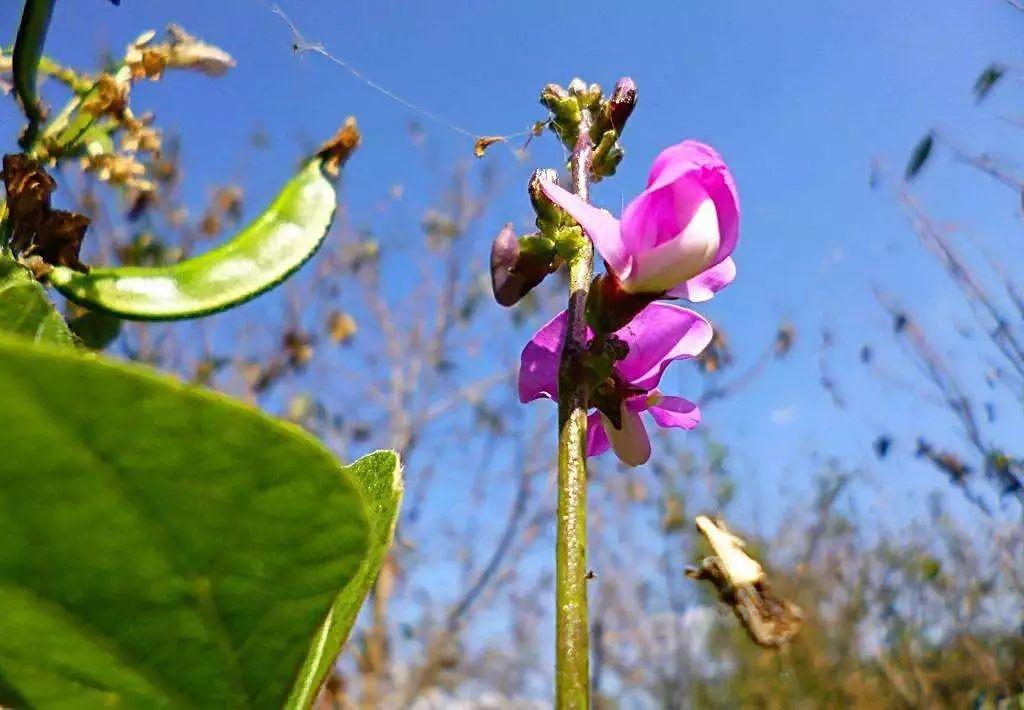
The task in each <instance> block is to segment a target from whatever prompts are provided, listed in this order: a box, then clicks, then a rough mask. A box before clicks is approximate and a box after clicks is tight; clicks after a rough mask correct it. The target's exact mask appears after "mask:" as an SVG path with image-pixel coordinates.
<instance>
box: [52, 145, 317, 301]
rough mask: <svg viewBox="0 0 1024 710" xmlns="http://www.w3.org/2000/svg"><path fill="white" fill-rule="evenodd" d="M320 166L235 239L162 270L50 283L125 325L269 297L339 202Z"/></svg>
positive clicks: (307, 252)
mask: <svg viewBox="0 0 1024 710" xmlns="http://www.w3.org/2000/svg"><path fill="white" fill-rule="evenodd" d="M324 162H325V159H324V158H323V157H321V156H318V157H315V158H313V159H312V160H310V161H309V162H308V163H307V164H306V165H305V166H304V167H303V169H302V170H301V171H300V172H299V173H298V174H297V175H296V176H295V177H293V178H292V179H291V180H290V181H289V182H288V184H287V185H285V187H284V188H283V189H282V190H281V192H280V193H278V195H277V197H275V198H274V201H273V202H272V203H271V204H270V206H269V207H268V208H267V209H266V210H265V211H264V212H263V214H261V215H260V216H258V217H257V218H256V219H255V220H253V221H252V222H251V223H249V224H248V225H247V226H246V227H245V228H244V229H243V230H242V231H241V232H239V233H238V234H237V235H236V236H235V237H234V238H232V239H230V240H229V241H227V242H226V243H224V244H222V245H221V246H219V247H216V248H214V249H212V250H210V251H208V252H206V253H204V254H201V255H199V256H195V257H193V258H190V259H186V260H184V261H182V262H180V263H177V264H173V265H169V266H160V267H139V266H125V267H116V268H96V269H92V270H90V271H89V273H88V274H83V273H80V272H77V271H73V270H71V269H68V268H66V267H57V268H55V269H54V270H53V272H52V273H51V274H50V283H52V284H53V285H54V286H56V287H57V289H58V290H59V291H60V292H61V293H63V294H64V295H65V296H67V297H68V298H69V299H70V300H72V301H74V302H76V303H79V304H81V305H83V306H86V307H88V308H90V309H92V310H97V311H102V312H105V313H110V314H113V315H116V316H119V317H121V318H126V319H129V320H176V319H180V318H194V317H196V316H202V315H206V314H209V313H215V312H217V311H221V310H224V309H226V308H230V307H232V306H235V305H238V304H240V303H243V302H245V301H248V300H250V299H252V298H255V297H256V296H258V295H260V294H261V293H263V292H265V291H268V290H269V289H271V288H273V287H274V286H276V285H277V284H279V283H281V282H282V281H284V280H285V279H286V278H287V277H288V276H289V275H290V274H292V273H293V272H295V271H296V270H297V269H299V267H301V266H302V265H303V264H304V263H305V262H306V261H307V260H308V259H309V258H310V257H311V256H313V254H314V253H315V252H316V250H317V248H319V246H320V244H321V243H322V242H323V240H324V237H325V236H326V234H327V230H328V229H329V228H330V226H331V220H332V219H333V217H334V210H335V207H336V204H337V195H336V192H335V189H334V185H333V182H332V180H331V179H330V178H329V177H328V176H327V175H326V174H325V172H324Z"/></svg>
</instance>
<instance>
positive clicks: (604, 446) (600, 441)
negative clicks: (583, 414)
mask: <svg viewBox="0 0 1024 710" xmlns="http://www.w3.org/2000/svg"><path fill="white" fill-rule="evenodd" d="M610 448H612V442H610V441H608V435H607V434H606V433H605V431H604V425H603V424H602V423H601V414H600V412H591V413H590V414H589V415H587V456H600V455H601V454H603V453H604V452H606V451H608V449H610Z"/></svg>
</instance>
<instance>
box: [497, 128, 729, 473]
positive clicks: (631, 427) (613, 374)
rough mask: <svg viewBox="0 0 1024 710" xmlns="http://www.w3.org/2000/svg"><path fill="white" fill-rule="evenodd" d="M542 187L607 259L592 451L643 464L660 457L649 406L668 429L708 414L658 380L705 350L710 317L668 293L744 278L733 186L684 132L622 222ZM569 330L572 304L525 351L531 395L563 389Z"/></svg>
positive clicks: (592, 302)
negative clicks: (654, 449) (648, 425)
mask: <svg viewBox="0 0 1024 710" xmlns="http://www.w3.org/2000/svg"><path fill="white" fill-rule="evenodd" d="M539 187H540V189H541V191H542V192H543V194H544V195H545V196H546V197H547V199H548V200H550V202H551V203H552V204H553V205H554V206H557V207H558V208H560V210H562V211H564V213H565V214H566V215H568V216H569V217H570V218H571V220H574V221H575V222H576V223H577V224H578V225H579V227H580V228H582V230H583V232H584V233H585V234H586V235H587V236H588V237H589V238H590V240H591V241H592V242H593V244H594V247H595V249H596V250H597V252H598V253H599V254H600V255H601V257H602V258H603V259H604V262H605V267H606V273H605V274H604V275H602V276H599V277H598V278H597V279H595V282H594V284H593V287H592V289H591V294H590V298H589V299H588V302H587V322H588V323H589V325H590V328H589V331H588V347H587V350H586V352H585V353H584V354H583V356H582V357H581V363H582V367H581V370H580V372H581V376H583V377H585V378H587V385H588V392H589V393H590V405H591V407H593V408H595V409H596V410H597V411H596V412H594V413H592V414H590V418H589V429H588V431H589V434H588V444H587V453H588V455H590V456H594V455H597V454H600V453H603V452H605V451H607V450H608V449H609V448H610V449H612V450H614V451H615V453H616V455H617V456H618V457H619V459H621V460H622V461H623V462H624V463H626V464H629V465H632V466H637V465H640V464H642V463H644V462H646V461H647V460H648V458H649V457H650V454H651V445H650V440H649V439H648V436H647V432H646V429H645V427H644V424H643V420H642V419H641V413H642V412H645V411H646V412H648V413H649V414H650V415H651V417H652V418H653V419H654V421H655V422H656V423H657V424H658V425H660V426H662V427H677V428H683V429H692V428H693V427H695V426H696V425H697V423H698V422H699V421H700V410H699V409H698V407H697V405H695V404H694V403H692V402H689V401H687V400H685V399H683V398H681V397H671V396H665V395H663V394H661V392H660V391H659V390H658V383H659V381H660V379H661V376H662V374H663V373H664V371H665V368H666V367H667V366H668V364H669V363H670V362H672V361H674V360H681V359H689V358H693V357H696V356H697V355H698V354H699V353H700V352H701V351H702V350H703V349H704V348H705V347H706V346H707V345H708V343H709V342H710V341H711V339H712V329H711V325H710V324H709V323H708V321H707V320H705V319H704V318H703V317H702V316H700V315H699V314H697V313H695V312H693V311H691V310H688V309H686V308H682V307H680V306H676V305H673V304H669V303H664V302H661V301H660V299H676V298H683V299H686V300H688V301H691V302H701V301H706V300H708V299H710V298H711V297H712V296H713V295H714V294H715V293H716V292H717V291H719V290H720V289H722V288H724V287H725V286H727V285H728V284H729V283H731V282H732V281H733V279H734V278H735V277H736V265H735V263H734V262H733V260H732V257H731V255H732V252H733V250H734V249H735V248H736V242H737V239H738V236H739V214H740V210H739V198H738V195H737V192H736V186H735V183H734V182H733V179H732V175H731V174H730V173H729V170H728V168H727V167H726V165H725V163H724V162H723V161H722V159H721V157H720V156H719V155H718V153H717V152H715V151H714V150H713V149H712V148H710V147H709V146H707V145H704V144H703V143H699V142H697V141H684V142H682V143H679V144H678V145H674V146H672V147H670V148H667V149H665V150H664V151H662V152H661V154H660V155H659V156H658V157H657V158H656V159H655V161H654V164H653V166H652V167H651V171H650V175H649V177H648V181H647V188H646V189H645V190H644V191H643V192H642V193H640V195H639V196H638V197H637V198H636V199H634V200H633V201H632V202H630V203H629V205H627V206H626V208H625V209H624V210H623V212H622V216H621V219H616V218H615V217H614V216H612V215H611V214H610V213H609V212H607V211H606V210H603V209H600V208H598V207H595V206H593V205H591V204H589V203H587V202H586V201H584V200H582V199H580V198H579V197H578V196H577V195H574V194H573V193H571V192H568V191H566V190H565V189H563V188H561V187H559V186H558V185H557V184H556V183H555V181H554V180H553V179H552V178H551V176H548V175H544V176H541V177H540V178H539ZM506 241H508V235H506ZM534 280H535V281H537V282H539V279H534ZM532 285H533V284H532V283H530V285H529V287H532ZM527 290H528V288H527ZM521 295H522V294H518V296H519V297H521ZM565 329H566V313H565V312H563V313H561V314H559V315H558V316H556V317H555V318H553V319H552V320H551V321H549V322H548V323H547V324H546V325H544V327H542V328H541V329H540V330H539V331H538V332H537V333H536V334H535V335H534V336H533V338H531V340H530V342H529V343H528V344H527V346H526V348H525V349H524V350H523V353H522V362H521V369H520V375H519V396H520V399H521V400H522V401H523V402H529V401H532V400H534V399H537V398H540V397H547V398H550V399H556V398H557V389H558V377H559V362H560V359H561V351H562V347H563V341H564V339H565ZM599 424H600V426H598V425H599Z"/></svg>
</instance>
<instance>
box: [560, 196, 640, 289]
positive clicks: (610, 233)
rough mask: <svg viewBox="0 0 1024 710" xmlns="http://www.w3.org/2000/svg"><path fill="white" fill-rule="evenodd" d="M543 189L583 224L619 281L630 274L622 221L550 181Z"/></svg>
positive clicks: (584, 229) (595, 246)
mask: <svg viewBox="0 0 1024 710" xmlns="http://www.w3.org/2000/svg"><path fill="white" fill-rule="evenodd" d="M540 187H541V190H543V191H544V194H545V195H547V196H548V198H549V199H550V200H551V201H552V202H554V203H555V204H556V205H558V206H559V207H561V208H562V209H563V210H565V211H566V212H568V213H569V214H570V215H572V218H573V219H575V220H576V221H577V222H579V223H580V226H581V227H583V231H584V232H586V234H587V236H588V237H590V240H591V241H592V242H594V248H595V249H597V251H598V253H600V254H601V257H602V258H603V259H604V260H605V261H607V262H608V266H609V267H611V270H612V271H614V272H615V273H616V274H618V275H619V277H620V278H622V277H625V276H626V275H628V273H629V269H630V257H629V253H628V252H627V251H626V248H625V246H624V245H623V243H622V236H621V235H620V233H619V220H617V219H615V217H613V216H612V215H611V213H610V212H608V210H602V209H599V208H597V207H594V206H593V205H591V204H590V203H588V202H586V201H584V200H581V199H580V198H579V197H577V196H576V195H574V194H572V193H571V192H569V191H568V190H565V189H563V188H561V187H559V186H558V185H556V184H554V183H553V182H551V181H549V180H541V181H540Z"/></svg>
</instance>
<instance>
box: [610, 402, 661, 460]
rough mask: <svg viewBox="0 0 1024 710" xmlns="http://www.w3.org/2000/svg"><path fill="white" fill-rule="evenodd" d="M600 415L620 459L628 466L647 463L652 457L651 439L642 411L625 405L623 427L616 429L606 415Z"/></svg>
mask: <svg viewBox="0 0 1024 710" xmlns="http://www.w3.org/2000/svg"><path fill="white" fill-rule="evenodd" d="M600 416H601V424H602V429H604V433H605V435H606V436H607V437H608V440H609V441H610V442H611V446H612V450H613V451H614V452H615V455H616V456H618V457H619V460H620V461H622V463H624V464H626V465H627V466H639V465H641V464H644V463H647V460H648V459H649V458H651V440H650V438H649V437H648V436H647V428H646V427H645V426H644V422H643V419H641V418H640V413H639V412H634V411H632V410H631V409H629V408H628V407H626V406H623V407H622V428H621V429H616V428H615V426H614V425H613V424H612V423H611V422H610V421H609V420H608V417H606V416H605V415H603V414H601V415H600Z"/></svg>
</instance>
